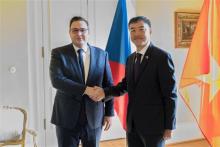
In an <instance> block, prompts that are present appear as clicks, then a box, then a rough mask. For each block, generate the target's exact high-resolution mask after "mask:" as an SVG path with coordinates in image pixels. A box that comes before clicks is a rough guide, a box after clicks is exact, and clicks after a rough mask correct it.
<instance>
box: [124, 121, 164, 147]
mask: <svg viewBox="0 0 220 147" xmlns="http://www.w3.org/2000/svg"><path fill="white" fill-rule="evenodd" d="M126 136H127V138H126V139H127V145H128V147H165V140H164V139H163V134H162V133H159V134H156V133H155V134H148V133H147V132H146V134H143V133H141V132H140V131H138V130H137V129H136V128H135V126H134V124H132V129H131V131H130V132H127V133H126Z"/></svg>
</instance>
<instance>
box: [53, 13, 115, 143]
mask: <svg viewBox="0 0 220 147" xmlns="http://www.w3.org/2000/svg"><path fill="white" fill-rule="evenodd" d="M88 29H89V28H88V22H87V20H85V19H84V18H82V17H78V16H77V17H73V18H72V19H71V20H70V25H69V35H70V38H71V40H72V43H71V44H68V45H66V46H62V47H58V48H55V49H53V50H52V54H51V63H50V78H51V81H52V85H53V87H54V88H56V89H57V92H56V96H55V101H54V107H53V114H52V119H51V122H52V123H53V124H55V125H56V133H57V139H58V146H59V147H78V146H79V141H80V140H81V142H82V145H83V147H98V146H99V141H100V136H101V131H102V125H104V126H105V128H104V129H105V130H108V129H109V127H110V125H111V117H112V116H113V113H114V110H113V99H112V98H109V99H110V100H107V99H106V100H105V101H99V102H94V101H93V100H92V99H91V98H90V97H89V96H88V94H90V93H91V92H94V91H93V89H92V88H91V87H93V86H99V87H103V88H105V87H109V86H112V85H113V81H112V75H111V70H110V66H109V63H108V54H107V53H106V52H105V51H103V50H102V49H99V48H97V47H93V46H90V45H89V44H88V42H87V41H88V36H89V34H88V31H89V30H88Z"/></svg>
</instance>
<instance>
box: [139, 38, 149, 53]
mask: <svg viewBox="0 0 220 147" xmlns="http://www.w3.org/2000/svg"><path fill="white" fill-rule="evenodd" d="M149 45H150V41H149V42H148V43H147V44H146V45H145V46H144V47H143V48H142V49H141V50H140V51H136V53H139V54H141V55H144V54H145V53H146V51H147V49H148V47H149Z"/></svg>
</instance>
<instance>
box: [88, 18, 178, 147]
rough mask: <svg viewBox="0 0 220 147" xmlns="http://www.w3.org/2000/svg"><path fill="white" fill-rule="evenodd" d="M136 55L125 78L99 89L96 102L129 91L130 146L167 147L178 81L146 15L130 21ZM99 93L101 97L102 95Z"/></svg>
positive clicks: (127, 67)
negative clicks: (154, 40) (114, 84)
mask: <svg viewBox="0 0 220 147" xmlns="http://www.w3.org/2000/svg"><path fill="white" fill-rule="evenodd" d="M129 30H130V36H131V40H132V42H133V43H134V44H135V46H136V52H134V53H133V54H131V55H130V56H129V57H128V59H127V62H126V71H125V77H124V79H123V80H122V81H121V82H120V83H118V84H117V85H116V86H113V87H109V88H105V89H104V91H103V89H101V88H98V87H96V89H97V92H96V94H94V95H91V98H93V99H94V100H97V101H99V100H101V99H102V98H103V97H104V96H120V95H123V94H124V93H125V92H128V96H129V103H128V108H127V111H128V112H127V143H128V147H164V146H165V140H166V139H169V138H171V134H172V130H173V129H175V125H176V118H175V116H176V99H177V91H176V82H175V77H174V65H173V61H172V59H171V56H170V55H169V54H168V53H167V52H165V51H164V50H162V49H160V48H158V47H156V46H154V45H153V44H152V43H151V41H150V36H151V22H150V20H149V19H147V18H146V17H144V16H137V17H134V18H132V19H131V20H130V21H129ZM98 93H99V94H98Z"/></svg>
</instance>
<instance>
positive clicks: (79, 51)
mask: <svg viewBox="0 0 220 147" xmlns="http://www.w3.org/2000/svg"><path fill="white" fill-rule="evenodd" d="M78 53H79V65H80V68H81V72H82V76H83V82H84V83H85V71H84V64H83V49H81V48H80V49H79V50H78Z"/></svg>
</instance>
